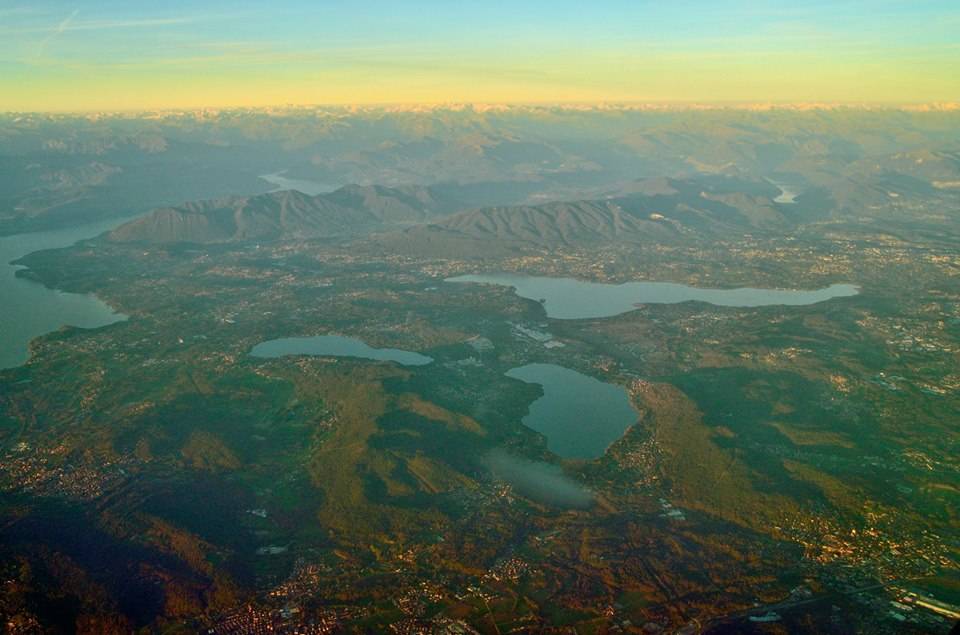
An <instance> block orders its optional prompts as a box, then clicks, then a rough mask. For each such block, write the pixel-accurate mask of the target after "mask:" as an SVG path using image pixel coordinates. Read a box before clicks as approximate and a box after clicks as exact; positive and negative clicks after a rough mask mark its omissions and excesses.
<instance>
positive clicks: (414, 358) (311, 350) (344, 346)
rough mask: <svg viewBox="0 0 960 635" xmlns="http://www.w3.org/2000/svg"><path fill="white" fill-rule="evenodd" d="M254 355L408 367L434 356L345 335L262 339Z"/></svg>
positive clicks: (427, 361) (430, 359)
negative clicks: (355, 360)
mask: <svg viewBox="0 0 960 635" xmlns="http://www.w3.org/2000/svg"><path fill="white" fill-rule="evenodd" d="M250 354H251V355H253V356H254V357H284V356H286V355H324V356H330V357H357V358H360V359H373V360H379V361H390V362H397V363H398V364H402V365H404V366H424V365H426V364H429V363H430V362H432V361H433V358H432V357H427V356H426V355H421V354H420V353H414V352H412V351H404V350H401V349H398V348H373V347H371V346H369V345H368V344H367V343H366V342H364V341H363V340H358V339H356V338H353V337H344V336H342V335H316V336H313V337H283V338H280V339H275V340H268V341H266V342H261V343H260V344H257V345H256V346H254V347H253V349H252V350H251V351H250Z"/></svg>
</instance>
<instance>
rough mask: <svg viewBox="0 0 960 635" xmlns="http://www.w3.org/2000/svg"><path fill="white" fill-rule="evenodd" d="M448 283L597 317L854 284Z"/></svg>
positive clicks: (563, 314)
mask: <svg viewBox="0 0 960 635" xmlns="http://www.w3.org/2000/svg"><path fill="white" fill-rule="evenodd" d="M446 282H475V283H482V284H495V285H500V286H504V287H513V289H514V290H515V292H516V294H517V295H519V296H520V297H522V298H528V299H530V300H537V301H540V302H543V307H544V309H546V311H547V316H548V317H552V318H557V319H561V320H576V319H584V318H600V317H611V316H614V315H620V314H621V313H626V312H627V311H632V310H634V309H636V308H637V306H638V305H642V304H678V303H680V302H687V301H690V300H695V301H698V302H706V303H708V304H714V305H716V306H730V307H759V306H774V305H786V306H802V305H807V304H816V303H817V302H823V301H824V300H830V299H831V298H842V297H847V296H852V295H857V294H858V293H859V289H858V288H857V287H856V286H855V285H852V284H833V285H830V286H829V287H825V288H823V289H814V290H810V291H804V290H794V289H753V288H750V287H743V288H740V289H700V288H698V287H691V286H688V285H685V284H676V283H673V282H625V283H623V284H606V283H602V282H589V281H586V280H575V279H573V278H551V277H546V276H522V275H513V274H505V273H504V274H479V275H466V276H456V277H453V278H447V279H446Z"/></svg>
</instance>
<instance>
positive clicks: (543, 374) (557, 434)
mask: <svg viewBox="0 0 960 635" xmlns="http://www.w3.org/2000/svg"><path fill="white" fill-rule="evenodd" d="M506 374H507V377H512V378H514V379H519V380H521V381H525V382H527V383H530V384H540V385H541V386H543V396H542V397H540V398H539V399H537V400H536V401H534V402H533V404H531V405H530V412H529V414H528V415H527V416H526V417H524V418H523V424H524V425H525V426H527V427H528V428H532V429H533V430H536V431H537V432H539V433H540V434H542V435H543V436H545V437H546V438H547V447H548V448H549V449H550V451H551V452H553V453H555V454H557V455H558V456H562V457H563V458H567V459H595V458H597V457H598V456H602V455H603V453H604V452H606V450H607V448H608V447H609V446H610V444H611V443H613V442H614V441H616V440H617V439H619V438H620V437H621V436H623V433H624V432H626V430H627V428H629V427H630V426H631V425H633V424H634V423H635V422H636V421H637V411H636V410H634V409H633V406H632V405H630V398H629V397H628V395H627V391H626V390H625V389H624V388H622V387H620V386H615V385H613V384H607V383H604V382H602V381H600V380H598V379H594V378H593V377H588V376H586V375H583V374H581V373H578V372H577V371H575V370H570V369H569V368H564V367H563V366H557V365H556V364H527V365H526V366H520V367H518V368H512V369H510V370H509V371H507V373H506Z"/></svg>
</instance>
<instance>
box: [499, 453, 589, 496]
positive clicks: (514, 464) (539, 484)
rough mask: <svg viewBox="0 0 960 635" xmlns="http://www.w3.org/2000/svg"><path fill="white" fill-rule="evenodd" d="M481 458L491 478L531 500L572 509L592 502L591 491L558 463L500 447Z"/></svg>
mask: <svg viewBox="0 0 960 635" xmlns="http://www.w3.org/2000/svg"><path fill="white" fill-rule="evenodd" d="M485 462H486V464H487V467H489V468H490V471H491V472H492V473H493V476H494V477H495V478H497V479H500V480H502V481H505V482H507V483H509V484H510V485H511V486H513V488H514V489H515V490H516V491H517V493H519V494H521V495H523V496H526V497H527V498H529V499H531V500H534V501H537V502H539V503H544V504H546V505H553V506H555V507H568V508H576V509H586V508H588V507H591V506H592V505H593V502H594V498H593V492H591V491H590V490H589V489H587V488H586V487H584V486H583V485H581V484H580V483H578V482H577V481H575V480H573V479H572V478H570V477H569V476H567V475H566V474H564V473H563V470H562V469H561V468H560V466H558V465H551V464H549V463H544V462H542V461H530V460H528V459H524V458H520V457H518V456H514V455H512V454H510V453H508V452H506V451H504V450H501V449H494V450H491V451H490V452H489V453H488V454H487V456H486V457H485Z"/></svg>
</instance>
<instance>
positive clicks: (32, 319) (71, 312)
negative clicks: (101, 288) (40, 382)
mask: <svg viewBox="0 0 960 635" xmlns="http://www.w3.org/2000/svg"><path fill="white" fill-rule="evenodd" d="M128 220H130V219H129V218H122V219H112V220H106V221H102V222H98V223H91V224H88V225H82V226H80V227H72V228H69V229H58V230H51V231H45V232H36V233H31V234H16V235H14V236H4V237H0V368H12V367H14V366H19V365H20V364H23V363H24V362H25V361H27V350H28V349H27V346H28V344H29V343H30V340H32V339H33V338H35V337H37V336H39V335H43V334H44V333H49V332H50V331H55V330H56V329H58V328H60V327H61V326H64V325H70V326H79V327H83V328H93V327H97V326H105V325H107V324H112V323H113V322H118V321H120V320H124V319H126V316H124V315H122V314H120V313H116V312H115V311H114V310H113V309H111V308H110V307H109V306H108V305H107V304H105V303H104V302H102V301H101V300H99V299H97V297H96V296H93V295H84V294H78V293H64V292H62V291H55V290H53V289H48V288H46V287H44V286H43V285H40V284H37V283H36V282H31V281H30V280H27V279H24V278H18V277H16V271H17V269H20V267H18V266H16V265H12V264H10V262H11V261H12V260H16V259H17V258H21V257H23V256H25V255H27V254H29V253H31V252H34V251H39V250H41V249H57V248H60V247H68V246H70V245H72V244H73V243H75V242H77V241H78V240H83V239H85V238H92V237H94V236H97V235H99V234H102V233H103V232H105V231H107V230H110V229H112V228H114V227H116V226H117V225H120V224H121V223H124V222H126V221H128Z"/></svg>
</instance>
